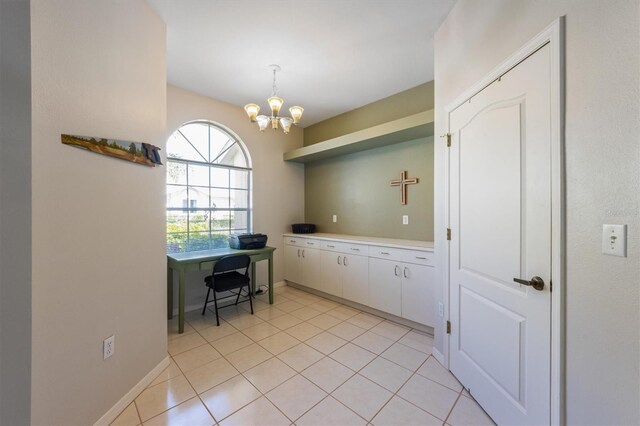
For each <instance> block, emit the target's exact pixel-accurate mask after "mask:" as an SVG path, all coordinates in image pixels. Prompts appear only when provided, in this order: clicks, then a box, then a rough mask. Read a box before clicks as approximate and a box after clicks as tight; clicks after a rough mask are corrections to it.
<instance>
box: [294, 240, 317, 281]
mask: <svg viewBox="0 0 640 426" xmlns="http://www.w3.org/2000/svg"><path fill="white" fill-rule="evenodd" d="M298 274H299V275H298V276H299V279H300V281H298V282H299V283H300V284H302V285H304V286H307V287H311V288H314V289H316V290H317V289H318V288H319V286H320V250H318V249H313V248H306V247H302V248H301V249H300V270H299V271H298Z"/></svg>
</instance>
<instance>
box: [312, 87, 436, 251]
mask: <svg viewBox="0 0 640 426" xmlns="http://www.w3.org/2000/svg"><path fill="white" fill-rule="evenodd" d="M433 88H434V85H433V81H430V82H428V83H424V84H421V85H420V86H416V87H414V88H412V89H409V90H405V91H404V92H400V93H398V94H395V95H393V96H389V97H388V98H384V99H381V100H379V101H376V102H373V103H371V104H368V105H365V106H363V107H360V108H358V109H355V110H353V111H349V112H346V113H344V114H340V115H338V116H336V117H333V118H330V119H328V120H325V121H322V122H320V123H317V124H314V125H313V126H309V127H306V128H305V129H304V145H305V146H309V145H312V144H314V143H317V142H322V141H324V140H327V139H331V138H335V137H338V136H342V135H345V134H349V133H352V132H356V131H358V130H363V129H367V128H369V127H372V126H376V125H379V124H382V123H386V122H389V121H392V120H396V119H399V118H403V117H407V116H409V115H413V114H417V113H419V112H422V111H427V110H430V109H433V105H434V98H433ZM433 143H434V142H433V137H427V138H421V139H415V140H412V141H407V142H401V143H397V144H394V145H388V146H384V147H380V148H374V149H369V150H367V151H361V152H356V153H353V154H347V155H343V156H338V157H333V158H327V159H325V160H319V161H312V162H309V163H306V164H305V174H304V177H305V188H304V189H305V221H306V222H308V223H315V224H316V225H317V227H318V232H329V233H336V234H350V235H363V236H369V237H387V238H400V239H407V240H422V241H433ZM404 170H406V171H407V173H408V177H410V178H413V177H417V178H418V179H419V183H418V184H416V185H409V186H408V189H407V194H408V195H407V201H408V203H407V204H406V205H402V204H401V203H400V196H401V192H400V188H399V187H391V186H390V185H389V182H390V181H391V180H394V179H400V174H401V173H402V171H404ZM334 214H335V215H337V216H338V221H337V222H336V223H333V221H332V216H333V215H334ZM403 215H409V224H408V225H403V224H402V216H403Z"/></svg>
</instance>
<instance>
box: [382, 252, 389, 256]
mask: <svg viewBox="0 0 640 426" xmlns="http://www.w3.org/2000/svg"><path fill="white" fill-rule="evenodd" d="M380 254H386V255H387V256H388V255H389V253H387V252H386V251H381V252H380Z"/></svg>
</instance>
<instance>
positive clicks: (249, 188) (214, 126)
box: [165, 120, 253, 254]
mask: <svg viewBox="0 0 640 426" xmlns="http://www.w3.org/2000/svg"><path fill="white" fill-rule="evenodd" d="M192 124H200V125H205V126H207V142H208V151H209V152H208V158H209V159H211V157H212V154H211V148H212V139H211V135H212V133H211V132H212V130H217V131H219V132H221V133H223V134H224V135H225V136H227V137H228V140H229V141H232V143H230V144H229V146H225V147H223V149H222V150H221V151H220V152H219V153H217V154H216V157H215V158H214V159H213V161H216V160H217V159H218V158H220V156H222V155H224V153H225V152H226V151H228V150H229V149H231V148H232V147H233V146H234V145H236V144H237V146H238V147H239V149H240V152H241V153H242V155H243V157H244V162H245V164H246V167H241V166H235V165H226V164H219V163H213V162H211V163H210V162H207V161H201V160H190V159H185V158H176V157H171V156H170V154H169V149H168V147H169V143H170V141H171V139H172V138H173V137H174V135H176V133H178V132H179V133H180V135H181V137H182V139H183V140H182V143H188V144H190V145H191V147H192V148H193V149H194V150H195V151H196V152H197V153H198V154H199V155H200V156H202V153H201V152H200V150H199V149H197V148H196V146H195V144H194V143H192V142H191V141H190V140H189V138H187V136H186V135H185V134H184V133H183V132H181V131H180V130H181V129H182V128H184V127H185V126H188V125H192ZM203 160H204V158H203ZM166 162H167V181H166V184H165V187H166V188H167V190H168V189H170V188H182V189H183V190H184V191H185V192H186V200H184V202H183V203H182V204H183V205H181V206H177V205H176V204H174V206H169V199H168V198H167V200H166V202H165V209H166V213H167V219H166V223H167V233H166V251H167V254H171V253H186V252H192V251H200V250H209V249H214V248H222V247H219V246H216V244H215V243H213V241H214V238H213V236H214V235H221V234H224V235H225V236H226V237H227V241H228V237H229V236H231V235H232V234H233V233H236V232H251V231H252V229H253V168H252V164H251V156H250V155H249V150H248V149H247V147H246V145H245V144H244V142H243V141H242V140H241V139H240V137H239V136H238V135H237V134H235V133H234V132H233V131H231V130H230V129H228V128H227V127H225V126H223V125H221V124H219V123H216V122H213V121H209V120H193V121H189V122H186V123H183V124H181V125H180V126H179V127H178V128H177V129H176V130H175V131H174V132H173V133H171V135H170V136H169V139H168V140H167V156H166ZM170 164H184V168H185V170H184V176H185V178H184V179H185V181H184V183H170V181H169V179H168V177H169V170H170V167H171V166H170ZM191 165H194V166H205V167H208V174H209V181H208V186H204V185H196V184H190V182H189V166H191ZM214 169H218V170H225V171H227V176H228V179H227V185H226V186H223V185H213V182H212V181H211V180H212V175H211V173H212V170H214ZM233 170H237V171H241V172H246V173H247V184H246V188H240V187H238V186H233V185H232V171H233ZM193 190H201V191H206V192H208V196H207V197H208V199H209V203H208V207H204V206H197V205H196V207H192V206H191V205H192V203H193V201H196V204H197V199H196V198H191V191H193ZM212 190H226V191H227V200H226V201H227V203H226V205H227V207H217V206H215V204H214V203H213V201H212ZM233 191H246V193H247V197H246V207H231V206H232V200H234V197H233V196H232V194H233ZM168 192H169V191H167V193H168ZM172 212H184V213H185V216H186V221H185V223H186V229H185V230H184V231H183V232H169V230H168V225H169V215H170V214H171V213H172ZM197 212H202V213H203V214H206V215H208V217H207V222H208V224H207V231H204V232H208V234H209V239H208V247H205V248H200V247H198V246H192V243H191V241H192V238H191V235H192V234H196V233H200V232H202V231H193V230H191V216H192V213H197ZM216 212H226V213H228V215H227V217H228V219H227V220H228V226H227V227H226V228H225V229H214V228H213V226H212V222H213V221H214V215H215V213H216ZM236 212H243V213H245V214H246V228H244V227H243V228H234V227H233V225H234V224H233V215H234V214H235V213H236ZM171 235H178V236H184V237H185V239H184V243H170V241H169V238H170V236H171ZM194 240H195V239H194ZM170 244H176V245H177V246H178V247H180V245H182V244H183V247H181V248H180V249H178V250H170ZM226 247H228V245H227V246H226Z"/></svg>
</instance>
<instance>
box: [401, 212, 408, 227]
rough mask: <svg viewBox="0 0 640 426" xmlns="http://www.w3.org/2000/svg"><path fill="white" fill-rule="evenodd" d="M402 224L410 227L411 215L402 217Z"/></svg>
mask: <svg viewBox="0 0 640 426" xmlns="http://www.w3.org/2000/svg"><path fill="white" fill-rule="evenodd" d="M402 224H403V225H408V224H409V215H408V214H404V215H402Z"/></svg>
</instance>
